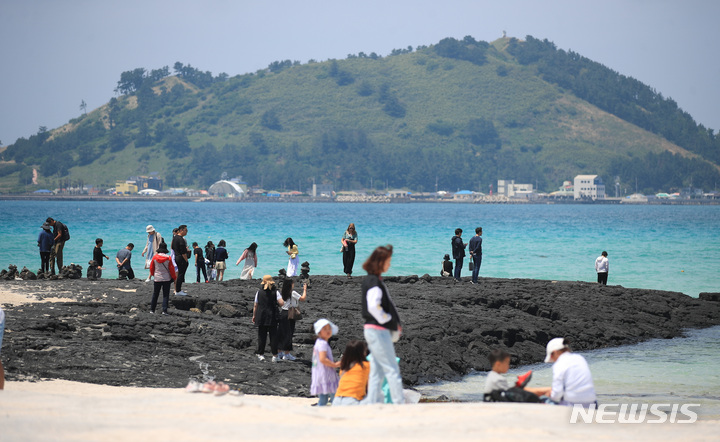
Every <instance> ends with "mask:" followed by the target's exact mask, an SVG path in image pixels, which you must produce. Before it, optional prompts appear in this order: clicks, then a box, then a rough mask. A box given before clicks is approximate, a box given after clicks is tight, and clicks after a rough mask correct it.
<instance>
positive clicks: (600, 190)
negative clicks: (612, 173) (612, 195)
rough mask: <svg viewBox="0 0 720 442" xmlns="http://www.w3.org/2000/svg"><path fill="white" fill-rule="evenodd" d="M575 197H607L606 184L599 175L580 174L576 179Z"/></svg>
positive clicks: (594, 198)
mask: <svg viewBox="0 0 720 442" xmlns="http://www.w3.org/2000/svg"><path fill="white" fill-rule="evenodd" d="M573 187H574V189H573V192H574V197H575V199H576V200H582V199H591V200H604V199H605V184H604V183H603V180H602V178H600V177H599V176H598V175H578V176H576V177H575V180H574V186H573Z"/></svg>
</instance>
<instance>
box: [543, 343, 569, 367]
mask: <svg viewBox="0 0 720 442" xmlns="http://www.w3.org/2000/svg"><path fill="white" fill-rule="evenodd" d="M565 347H567V346H566V345H565V338H554V339H551V340H550V342H548V343H547V347H545V362H550V355H551V354H552V352H554V351H558V350H562V349H563V348H565Z"/></svg>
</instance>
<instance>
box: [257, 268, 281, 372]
mask: <svg viewBox="0 0 720 442" xmlns="http://www.w3.org/2000/svg"><path fill="white" fill-rule="evenodd" d="M283 304H284V303H283V299H282V295H280V292H279V291H277V289H276V288H275V281H273V279H272V276H270V275H265V276H263V279H262V284H261V290H258V291H257V293H255V304H254V305H253V315H252V322H253V324H255V325H257V328H258V347H257V351H256V352H255V354H256V355H257V358H258V359H259V360H261V361H264V360H265V345H266V344H267V337H268V335H270V351H271V352H272V361H273V362H278V361H279V360H280V359H278V340H277V324H278V305H280V306H282V305H283Z"/></svg>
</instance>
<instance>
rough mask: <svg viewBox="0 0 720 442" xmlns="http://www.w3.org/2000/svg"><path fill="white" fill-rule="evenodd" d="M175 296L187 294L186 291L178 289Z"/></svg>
mask: <svg viewBox="0 0 720 442" xmlns="http://www.w3.org/2000/svg"><path fill="white" fill-rule="evenodd" d="M175 296H187V293H185V291H184V290H180V291H179V292H175Z"/></svg>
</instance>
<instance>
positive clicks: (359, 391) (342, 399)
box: [332, 340, 370, 407]
mask: <svg viewBox="0 0 720 442" xmlns="http://www.w3.org/2000/svg"><path fill="white" fill-rule="evenodd" d="M367 354H368V350H367V344H365V341H360V340H352V341H350V342H348V344H347V346H345V351H344V352H343V354H342V358H341V359H340V381H339V383H338V388H337V391H336V392H335V399H333V403H332V404H333V407H334V406H339V405H359V404H360V401H362V400H363V398H365V395H366V394H367V385H368V379H369V377H370V362H368V361H367V359H366V358H367Z"/></svg>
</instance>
